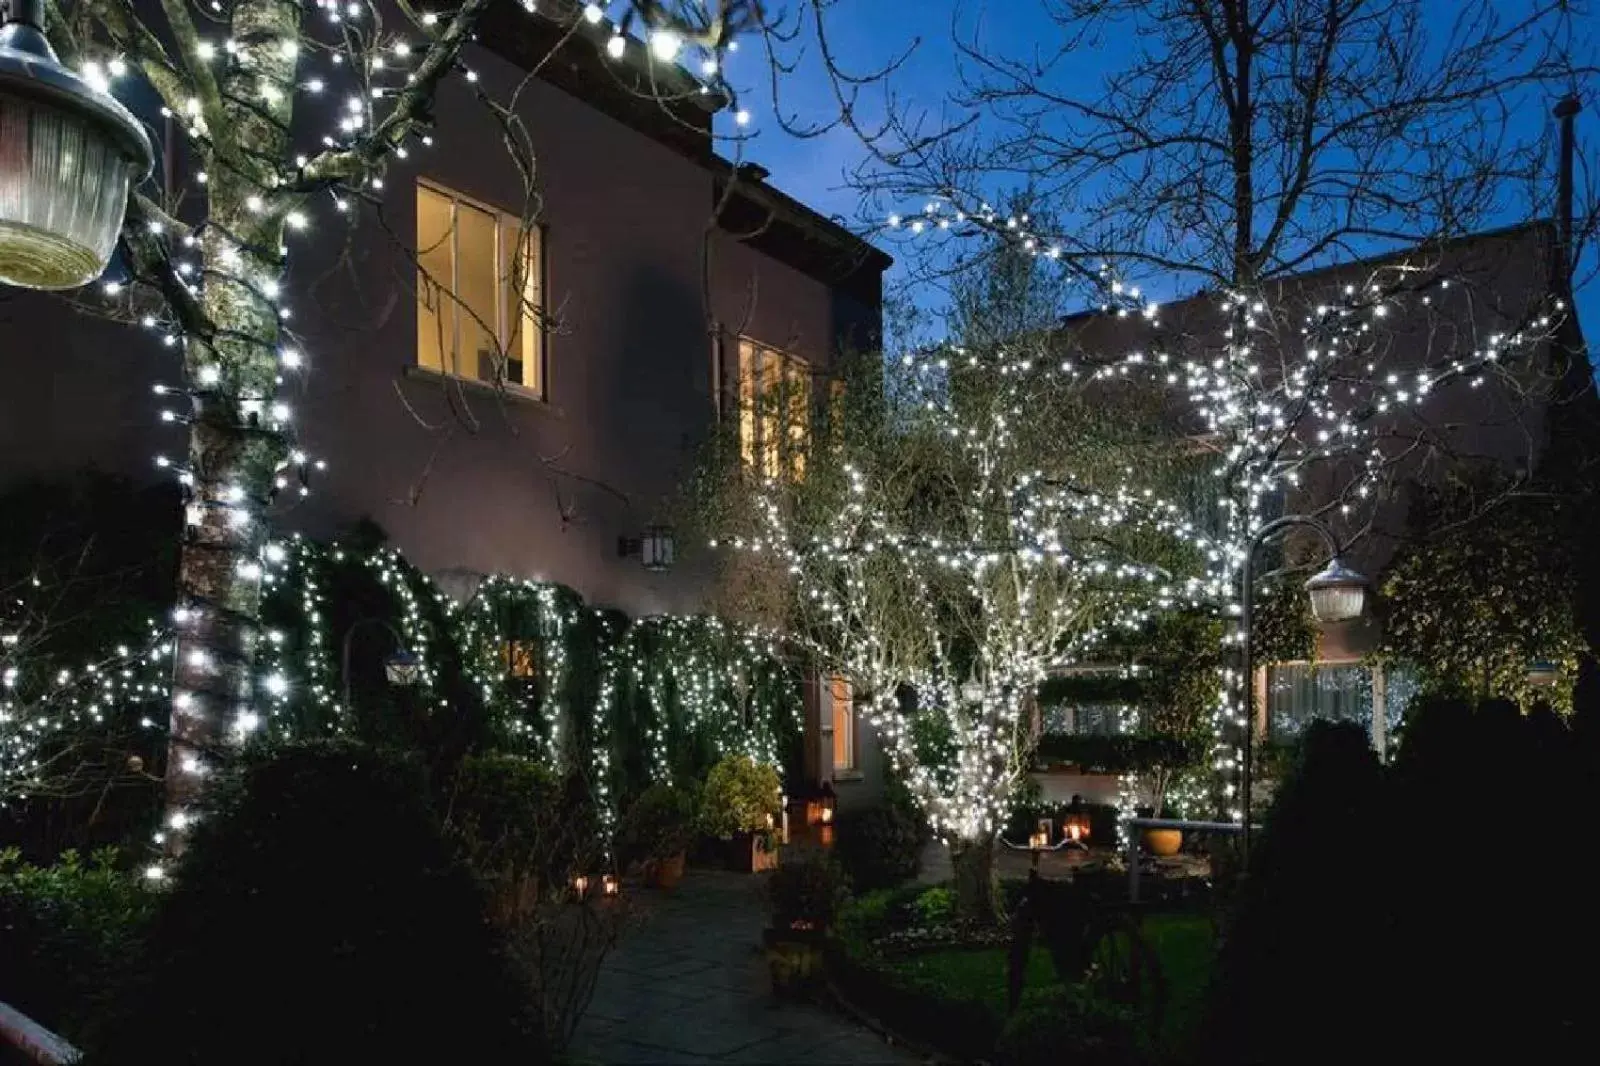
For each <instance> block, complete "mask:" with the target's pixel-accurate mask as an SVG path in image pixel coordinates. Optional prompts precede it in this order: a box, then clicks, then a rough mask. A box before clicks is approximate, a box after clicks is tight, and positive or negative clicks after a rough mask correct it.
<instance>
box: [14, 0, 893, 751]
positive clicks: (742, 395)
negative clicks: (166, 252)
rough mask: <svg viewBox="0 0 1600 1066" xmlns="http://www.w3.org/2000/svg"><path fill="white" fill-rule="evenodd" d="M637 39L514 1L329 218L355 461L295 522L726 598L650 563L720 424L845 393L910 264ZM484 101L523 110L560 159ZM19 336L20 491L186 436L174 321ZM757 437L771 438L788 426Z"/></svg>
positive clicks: (303, 296) (340, 418)
mask: <svg viewBox="0 0 1600 1066" xmlns="http://www.w3.org/2000/svg"><path fill="white" fill-rule="evenodd" d="M569 31H573V32H569ZM612 33H613V31H612V30H611V29H610V27H608V26H590V25H588V24H586V23H578V24H577V25H576V28H575V30H574V27H573V26H569V25H567V24H565V23H562V22H557V21H554V20H549V19H546V18H544V17H542V16H538V15H533V14H530V13H528V12H526V11H524V10H522V9H521V8H520V7H518V6H517V5H515V4H510V3H507V4H505V5H503V6H501V7H500V8H498V9H495V10H493V11H491V12H490V13H489V14H488V15H486V16H485V19H484V21H483V23H482V25H481V26H480V31H479V36H478V39H479V41H480V42H481V43H480V44H479V45H475V46H473V47H472V49H471V54H470V56H469V61H470V64H471V69H472V71H473V74H474V77H475V79H476V80H475V81H473V82H468V81H467V80H465V79H453V80H449V81H447V82H446V83H445V84H444V85H443V87H442V88H441V90H440V94H439V97H438V100H437V104H436V107H435V109H434V118H435V123H434V131H433V133H432V135H431V136H430V137H429V138H428V143H429V144H430V145H431V147H426V148H423V149H420V150H415V151H412V152H411V153H410V154H409V156H408V158H405V159H403V160H398V161H396V163H395V165H394V166H393V167H392V168H391V169H390V171H389V172H388V173H387V175H386V176H385V180H384V182H383V190H382V200H381V203H380V204H378V205H376V206H375V207H373V208H367V209H363V210H361V211H357V212H351V213H349V214H348V215H346V214H340V213H339V212H338V211H336V210H335V206H334V205H333V204H332V203H325V204H321V205H313V206H312V207H310V208H308V212H309V213H310V214H311V215H312V216H313V223H314V233H315V234H317V235H308V236H305V237H301V238H299V239H297V240H296V242H295V244H294V246H293V251H292V256H291V271H292V273H291V276H290V285H291V288H290V294H291V295H290V298H289V299H288V300H287V304H288V306H289V307H290V308H291V310H292V313H293V317H292V319H291V320H290V326H291V327H292V329H293V331H294V333H295V335H296V337H297V339H298V343H299V344H300V346H301V349H302V354H303V360H304V363H305V374H304V376H303V379H302V380H303V395H301V396H300V397H299V398H298V399H297V401H296V405H295V406H296V416H295V417H296V422H297V424H298V425H299V427H300V430H299V436H300V440H301V441H302V442H303V444H304V447H305V448H306V449H307V451H308V452H309V453H310V454H311V455H313V456H316V457H319V458H322V459H324V460H326V462H327V464H328V465H327V470H326V472H325V474H323V475H322V477H321V479H320V481H319V482H318V483H316V484H315V485H314V486H313V491H312V493H311V494H310V495H309V496H307V497H306V498H305V499H304V500H298V501H291V502H289V503H287V504H285V505H282V506H281V507H280V508H279V510H278V512H277V514H276V515H275V518H274V521H275V524H276V526H277V528H279V529H282V530H300V531H304V532H306V533H308V534H312V535H318V536H327V535H331V534H333V533H335V532H337V531H338V530H339V529H341V528H342V527H345V526H347V525H349V524H350V523H352V522H354V521H356V520H358V519H363V518H366V519H371V520H372V521H374V522H376V523H377V524H378V525H379V526H381V527H382V529H383V530H384V531H386V533H387V534H388V537H389V539H390V541H391V543H393V544H394V545H395V546H397V547H398V548H399V549H400V550H402V551H403V552H404V553H405V554H406V555H407V556H408V557H409V558H410V559H411V560H412V561H413V562H414V563H416V564H417V565H418V566H419V567H421V568H422V569H423V570H424V571H426V572H428V573H431V574H433V575H435V576H436V577H437V578H439V579H440V580H441V581H442V582H443V583H444V584H445V586H446V587H447V589H449V590H450V591H452V592H454V593H457V594H461V593H462V592H467V591H470V588H471V587H472V582H473V580H474V578H475V577H477V576H480V575H485V574H491V573H493V574H506V575H512V576H519V577H527V578H534V579H543V580H550V581H555V582H560V583H562V584H565V585H567V586H570V587H571V588H573V589H575V590H577V591H578V592H579V593H580V594H581V595H582V596H583V597H584V598H585V599H586V600H587V601H588V602H589V603H590V604H592V605H595V606H604V607H615V608H620V609H622V610H623V611H626V612H627V613H629V614H630V615H634V616H644V615H651V614H659V613H680V614H682V613H694V612H697V611H701V610H703V609H705V605H706V603H707V601H708V592H709V589H708V587H707V583H708V582H709V581H710V580H711V577H710V574H711V570H710V568H709V567H707V566H704V565H697V564H696V562H695V560H694V558H693V554H692V553H685V552H683V551H682V550H680V551H679V553H678V554H679V556H680V559H679V562H678V565H674V566H673V567H671V568H670V569H666V570H652V569H647V568H646V567H645V566H644V565H642V560H641V558H640V556H639V554H638V550H637V547H636V545H637V542H638V540H639V538H640V537H641V535H642V534H643V533H644V532H645V530H646V529H647V528H648V527H651V526H653V525H654V524H656V523H660V522H663V521H667V520H668V518H669V512H670V510H671V508H672V505H673V503H674V498H675V497H676V495H677V494H678V492H679V490H680V488H681V486H682V485H683V483H684V482H685V481H686V479H688V478H689V476H690V475H691V474H692V472H693V469H694V465H695V463H696V461H697V460H698V458H699V453H700V449H701V447H702V445H703V444H704V443H705V442H706V441H707V440H708V438H709V436H710V434H711V432H712V430H713V428H714V427H715V426H716V425H717V424H718V421H719V419H720V420H729V419H737V418H738V411H739V409H740V405H741V404H745V405H746V406H748V405H749V404H750V403H751V402H752V401H755V400H758V399H759V398H760V397H761V396H762V395H763V394H765V393H767V392H768V391H770V390H773V389H776V388H779V387H787V388H798V389H802V390H808V392H807V394H808V395H810V394H811V392H812V391H814V393H815V396H816V401H817V402H818V403H821V402H822V400H823V399H824V398H825V397H826V395H827V390H826V389H825V388H824V387H822V385H821V384H819V383H821V382H823V381H825V380H826V377H827V374H828V371H829V365H830V360H831V359H832V356H833V353H835V352H837V351H838V350H840V347H841V346H842V345H853V346H858V347H871V346H876V345H877V344H878V343H879V334H880V330H881V319H882V275H883V272H884V270H885V269H886V268H887V267H888V266H889V264H890V262H891V260H890V258H889V257H888V256H887V255H885V254H884V253H883V252H881V251H879V250H878V249H876V248H874V247H872V246H871V245H869V244H867V243H865V242H863V241H862V240H861V239H859V238H857V237H856V236H854V235H853V234H851V233H850V232H849V231H847V230H846V229H845V228H843V227H842V226H841V225H839V224H838V223H836V222H834V221H832V220H830V219H828V218H825V217H823V216H821V215H819V214H818V213H817V212H816V211H813V210H811V209H810V208H808V207H806V206H805V205H804V204H801V203H799V202H797V201H796V200H794V199H792V198H791V197H789V196H787V195H785V194H783V193H782V192H780V191H778V190H777V189H776V188H774V187H773V186H771V185H770V184H768V183H767V182H766V180H765V177H766V175H765V173H764V172H763V171H762V170H761V169H760V168H759V167H756V166H753V165H736V164H735V163H733V162H730V161H729V160H727V159H725V158H723V157H722V156H720V155H718V154H717V152H716V150H715V145H716V141H715V140H714V138H713V136H712V123H713V119H714V117H715V116H716V113H717V111H718V109H719V108H720V107H721V106H722V103H723V102H722V101H721V100H720V98H718V97H717V96H716V95H715V94H710V93H706V92H703V91H701V88H700V86H699V83H698V82H696V81H695V80H694V79H693V78H692V77H691V76H690V75H689V74H688V73H687V72H685V71H684V70H682V69H681V68H679V67H676V66H673V65H671V64H666V63H662V62H660V61H659V60H656V59H653V58H651V57H650V56H649V55H648V52H647V49H646V48H645V47H644V45H643V44H642V43H641V42H638V41H631V42H629V44H628V47H627V48H626V49H625V50H622V54H620V55H616V54H612V52H611V51H610V49H608V47H607V46H608V41H609V39H610V36H611V34H612ZM530 71H532V72H534V76H532V77H530V76H529V75H530ZM480 93H482V94H483V95H484V96H486V97H488V98H490V99H493V100H496V101H508V100H515V117H516V119H518V120H519V121H520V129H521V130H522V131H523V132H524V133H525V136H526V148H527V150H528V153H527V158H526V160H524V162H529V161H531V163H532V164H533V170H532V172H531V173H525V172H524V171H523V170H522V169H520V168H519V166H518V161H517V160H516V159H515V158H514V157H513V154H512V153H511V152H510V151H508V150H507V148H506V146H505V143H504V138H505V136H506V125H505V123H504V121H503V119H502V118H501V117H500V116H497V115H496V114H495V113H494V112H493V111H492V110H491V109H490V108H487V107H485V106H484V104H483V103H482V102H481V100H480V99H479V94H480ZM183 180H184V179H183V176H182V175H181V174H179V175H178V177H177V179H176V183H177V184H179V185H180V186H181V185H182V184H183ZM530 222H531V225H530V224H529V223H530ZM84 299H85V300H86V301H87V302H90V303H92V302H93V300H94V296H93V295H92V294H87V295H86V296H85V297H84ZM0 348H3V349H4V351H6V352H7V353H8V354H7V356H6V358H4V359H3V360H0V483H11V482H15V481H17V480H19V479H22V478H25V477H39V476H55V475H62V474H66V473H68V472H70V471H74V470H78V469H81V468H84V467H90V466H93V467H98V468H100V469H102V470H106V471H110V472H119V473H127V474H130V475H133V476H135V477H139V478H149V479H152V480H153V479H155V478H156V477H157V476H158V473H159V472H158V470H157V467H156V465H155V463H154V458H155V456H157V455H158V454H161V453H166V454H168V455H172V454H177V453H180V452H181V450H182V440H181V437H180V436H179V432H180V430H178V429H176V428H175V427H173V426H170V425H163V424H162V423H161V422H160V421H159V420H158V417H157V415H158V411H159V408H160V402H159V401H158V400H156V399H155V398H153V397H152V396H151V386H152V384H153V383H157V382H166V383H173V382H176V381H178V380H179V379H180V372H179V365H178V360H177V357H176V354H175V351H174V349H172V348H170V347H163V345H162V344H161V343H160V339H159V337H154V336H152V335H151V334H150V333H148V332H145V331H140V330H139V329H137V328H130V327H128V326H127V325H123V324H117V323H112V322H107V321H104V320H102V319H97V318H95V317H93V316H92V315H88V314H84V313H83V312H82V310H81V309H77V308H74V307H71V306H69V305H68V304H67V303H66V302H63V301H61V300H56V299H51V298H46V297H41V296H37V295H33V294H24V293H5V294H3V295H0ZM737 432H738V433H739V434H740V435H741V436H742V438H743V440H742V444H743V445H744V447H745V449H746V451H747V453H748V454H749V455H751V456H752V457H756V456H762V455H765V454H767V448H766V443H767V442H764V441H763V440H762V439H761V437H762V435H763V434H764V433H768V432H770V430H769V428H768V427H767V426H766V424H765V423H764V422H763V421H762V420H761V419H756V418H749V417H745V418H743V419H739V421H738V426H737ZM785 432H790V430H788V429H786V430H785ZM178 521H179V518H178V516H177V515H176V514H174V516H173V523H174V529H176V527H177V524H178ZM630 542H631V543H630ZM630 548H632V549H633V550H632V552H631V553H630V552H629V549H630ZM845 713H846V714H847V716H848V714H849V713H850V712H849V711H848V708H847V709H846V712H845ZM831 717H832V716H831V714H830V715H829V718H830V721H831ZM815 720H816V716H815V715H813V721H815ZM824 742H826V743H831V742H832V741H831V739H829V740H826V741H823V740H819V741H818V743H819V744H820V743H824Z"/></svg>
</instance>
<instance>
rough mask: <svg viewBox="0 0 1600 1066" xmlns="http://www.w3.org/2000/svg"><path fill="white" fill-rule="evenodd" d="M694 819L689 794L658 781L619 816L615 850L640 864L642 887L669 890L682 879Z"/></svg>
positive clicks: (692, 834) (693, 802)
mask: <svg viewBox="0 0 1600 1066" xmlns="http://www.w3.org/2000/svg"><path fill="white" fill-rule="evenodd" d="M694 819H695V798H694V796H693V794H691V793H690V792H688V791H686V790H684V789H681V788H675V787H673V786H672V785H670V784H667V783H666V782H664V781H658V782H657V783H656V784H653V785H651V786H650V787H649V788H647V789H645V790H644V792H642V793H641V794H640V795H639V798H638V799H636V800H634V801H633V805H632V806H631V807H629V808H628V811H627V813H626V814H624V815H623V816H622V822H621V824H620V825H619V826H618V827H617V846H618V850H619V851H620V853H621V854H622V855H623V856H624V857H625V858H626V859H627V860H628V861H630V862H638V863H639V864H640V866H641V870H642V872H643V874H644V879H645V883H646V884H648V885H649V886H650V887H652V888H667V889H670V888H672V887H674V886H675V885H677V883H678V882H679V881H681V880H683V867H684V861H685V857H686V855H687V853H688V850H689V845H690V844H691V843H693V842H694V832H695V830H694Z"/></svg>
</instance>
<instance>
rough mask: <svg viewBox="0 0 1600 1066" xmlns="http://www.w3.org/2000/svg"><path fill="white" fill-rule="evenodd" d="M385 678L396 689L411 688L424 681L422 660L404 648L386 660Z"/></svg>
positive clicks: (384, 666)
mask: <svg viewBox="0 0 1600 1066" xmlns="http://www.w3.org/2000/svg"><path fill="white" fill-rule="evenodd" d="M383 676H384V677H386V678H388V679H389V684H391V685H393V686H395V687H396V688H410V687H411V686H413V685H415V684H416V683H417V682H418V681H421V680H422V660H421V659H419V658H417V657H416V656H415V655H413V654H412V653H411V652H409V651H407V650H406V649H404V648H402V649H400V650H399V651H397V652H395V653H394V654H393V655H391V656H389V658H388V659H386V660H384V663H383Z"/></svg>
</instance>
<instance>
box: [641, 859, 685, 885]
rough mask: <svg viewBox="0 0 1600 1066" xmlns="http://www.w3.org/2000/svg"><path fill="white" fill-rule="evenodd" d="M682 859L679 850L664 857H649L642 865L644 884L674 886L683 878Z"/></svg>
mask: <svg viewBox="0 0 1600 1066" xmlns="http://www.w3.org/2000/svg"><path fill="white" fill-rule="evenodd" d="M684 861H685V855H684V853H683V852H681V851H680V852H678V854H676V855H671V856H668V857H667V858H665V859H651V860H650V861H649V862H647V863H645V867H644V881H645V884H647V885H649V886H650V887H651V888H664V889H672V888H676V887H677V884H678V882H679V881H682V880H683V866H684Z"/></svg>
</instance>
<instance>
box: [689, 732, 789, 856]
mask: <svg viewBox="0 0 1600 1066" xmlns="http://www.w3.org/2000/svg"><path fill="white" fill-rule="evenodd" d="M779 787H780V786H779V782H778V771H777V770H775V769H773V768H772V767H771V766H768V765H766V764H765V763H758V762H756V761H755V760H754V759H752V758H750V756H748V755H729V756H728V757H727V758H725V759H723V760H722V761H721V762H719V763H717V764H716V765H715V766H713V767H712V768H711V772H710V773H709V774H707V775H706V784H705V791H704V792H703V793H702V794H701V797H700V819H699V821H700V830H701V831H702V832H704V833H705V834H706V835H707V836H712V837H716V838H717V839H719V840H722V841H724V842H726V844H727V848H728V863H729V865H730V866H731V867H732V868H733V869H735V870H743V871H749V872H755V871H760V870H770V869H772V868H773V867H775V866H777V865H778V852H777V847H776V837H775V834H774V833H773V826H774V825H775V824H776V816H777V810H778V797H779Z"/></svg>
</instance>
